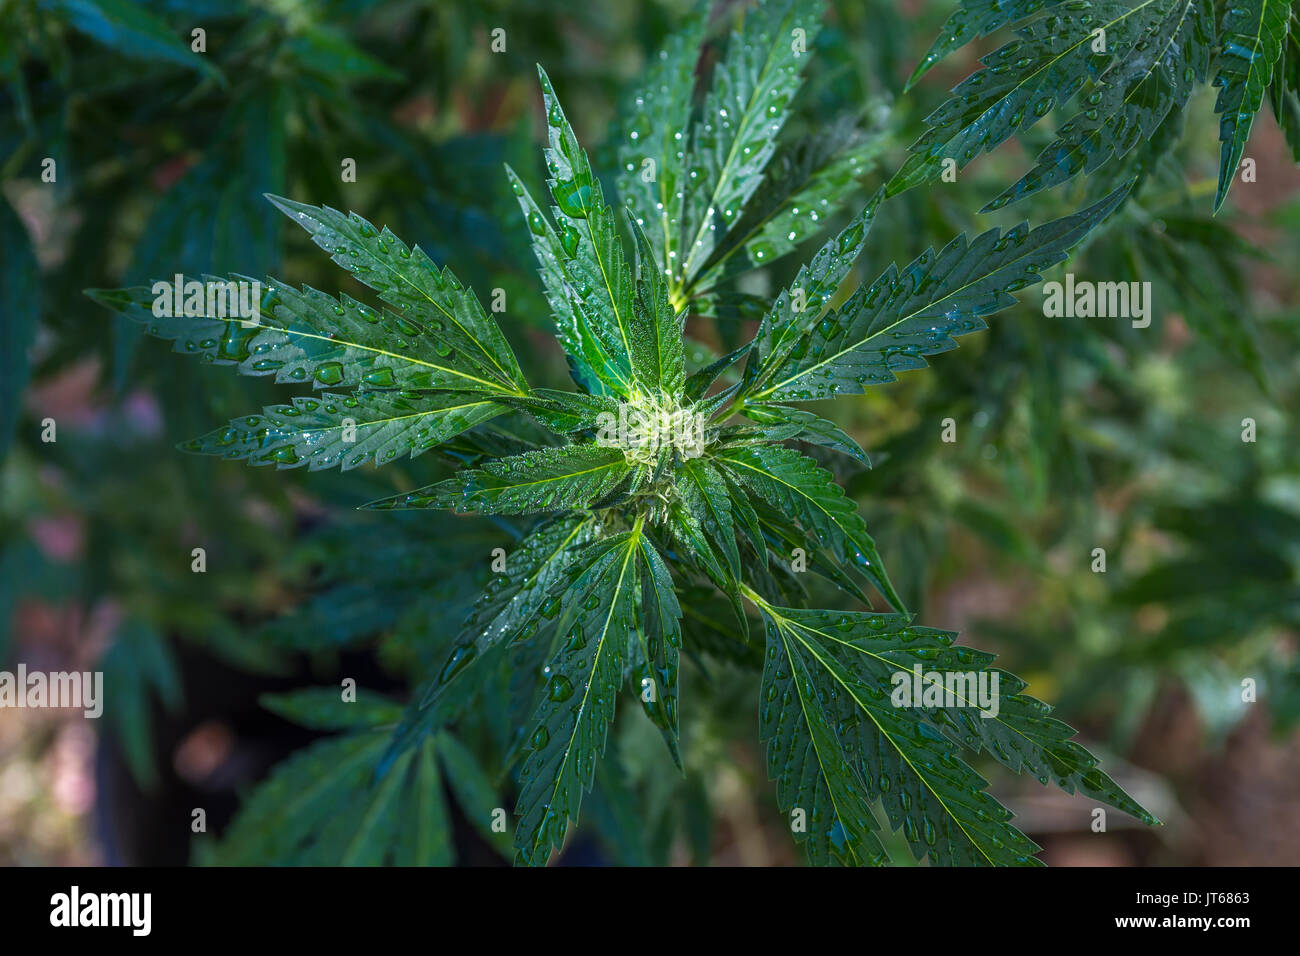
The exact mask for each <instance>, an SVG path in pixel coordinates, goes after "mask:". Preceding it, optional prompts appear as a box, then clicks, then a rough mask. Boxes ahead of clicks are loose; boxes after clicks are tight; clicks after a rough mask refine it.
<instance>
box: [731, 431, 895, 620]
mask: <svg viewBox="0 0 1300 956" xmlns="http://www.w3.org/2000/svg"><path fill="white" fill-rule="evenodd" d="M715 460H716V461H717V462H719V463H720V464H722V465H723V466H724V467H726V468H727V469H728V470H729V471H730V472H731V473H732V474H733V475H734V476H735V477H736V479H737V480H738V481H739V482H740V483H741V484H743V485H745V486H746V487H747V488H749V489H751V490H752V491H753V492H754V493H755V494H756V495H758V496H759V497H760V498H762V499H764V500H765V501H767V502H768V503H769V504H770V505H771V506H772V507H773V508H775V509H776V510H777V511H780V512H782V513H784V514H786V515H789V516H790V517H792V518H794V519H796V520H797V521H798V522H799V523H800V524H801V525H803V526H804V528H806V529H807V530H808V531H809V532H810V533H812V534H815V535H816V536H817V539H818V541H820V542H821V545H822V547H824V548H829V549H830V550H831V553H832V554H833V555H834V556H835V559H836V560H837V561H839V562H841V563H843V564H846V565H848V566H849V567H851V568H854V569H856V570H857V571H858V573H860V574H862V575H863V576H864V577H865V578H866V579H867V580H868V581H870V582H871V585H872V587H874V588H875V589H876V590H877V591H879V592H880V593H881V594H882V595H884V597H885V598H886V599H887V600H888V601H889V603H890V604H892V605H893V606H894V607H895V608H899V609H901V608H902V607H903V602H902V599H901V598H900V597H899V596H898V593H897V592H896V591H895V590H894V586H893V584H891V583H890V581H889V575H888V574H887V573H886V572H885V568H884V564H883V563H882V562H881V560H880V555H879V554H877V553H876V544H875V542H874V541H872V540H871V535H869V534H868V533H867V526H866V524H865V523H864V522H863V520H862V517H861V516H860V515H859V514H858V508H857V505H856V504H854V502H853V501H852V499H850V498H847V497H845V495H844V491H843V489H841V488H840V486H839V485H837V484H835V481H834V480H833V479H832V478H831V474H830V472H828V471H825V470H824V469H822V468H819V467H818V466H817V463H816V462H814V461H813V460H812V459H811V458H808V457H806V456H804V455H801V454H799V452H797V451H795V450H794V449H792V448H781V447H775V446H769V447H755V448H726V449H721V450H719V451H718V452H717V454H716V458H715Z"/></svg>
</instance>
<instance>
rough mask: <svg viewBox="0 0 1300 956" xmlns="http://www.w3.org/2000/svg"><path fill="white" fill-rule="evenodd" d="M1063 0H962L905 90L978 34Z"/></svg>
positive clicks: (987, 33)
mask: <svg viewBox="0 0 1300 956" xmlns="http://www.w3.org/2000/svg"><path fill="white" fill-rule="evenodd" d="M1063 2H1065V0H961V7H960V8H959V9H957V10H955V11H953V13H952V15H951V16H949V17H948V19H947V20H946V21H945V22H944V24H943V27H942V28H941V30H940V32H939V36H938V38H937V39H935V41H934V43H932V44H931V45H930V49H929V50H927V51H926V54H925V56H923V57H922V58H921V62H920V63H918V64H917V66H916V69H915V70H913V71H912V75H911V77H910V78H909V79H908V81H907V86H906V88H905V91H906V90H910V89H911V88H912V87H913V86H915V85H916V83H917V82H918V81H919V80H920V79H921V77H923V76H925V74H926V73H928V72H930V69H931V68H932V67H933V66H934V65H935V64H936V63H938V62H939V61H940V60H942V59H943V58H944V57H946V56H947V55H948V54H949V53H952V52H953V51H954V50H957V49H959V48H961V47H963V46H965V45H966V44H967V43H969V42H971V41H972V40H974V39H977V38H978V37H984V36H988V35H989V34H990V33H992V32H993V31H994V30H997V29H999V28H1000V27H1004V26H1007V25H1008V24H1011V23H1015V22H1016V21H1018V20H1023V19H1024V18H1025V17H1028V16H1031V15H1032V14H1035V13H1037V12H1039V11H1040V10H1043V9H1044V8H1047V9H1051V8H1053V7H1056V6H1059V5H1060V4H1061V3H1063Z"/></svg>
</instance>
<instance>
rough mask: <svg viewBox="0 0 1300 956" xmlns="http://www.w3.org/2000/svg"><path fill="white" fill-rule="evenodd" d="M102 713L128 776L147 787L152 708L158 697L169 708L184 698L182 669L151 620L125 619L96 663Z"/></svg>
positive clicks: (153, 772)
mask: <svg viewBox="0 0 1300 956" xmlns="http://www.w3.org/2000/svg"><path fill="white" fill-rule="evenodd" d="M100 668H101V669H102V670H103V672H104V687H105V688H109V689H110V692H109V694H108V695H107V697H106V698H105V699H104V701H103V704H104V716H105V717H106V718H107V719H108V723H109V725H110V726H111V727H112V730H113V735H114V736H115V737H116V739H117V743H118V746H119V747H120V748H121V752H122V755H123V757H124V758H125V759H126V765H127V767H128V768H130V770H131V776H132V777H134V778H135V781H136V783H137V784H139V785H140V787H141V788H143V789H145V790H152V789H153V788H154V787H155V786H157V783H158V767H157V765H156V763H155V760H154V740H153V713H154V698H155V697H157V698H158V699H159V700H160V701H161V702H162V705H163V708H164V709H165V710H167V711H175V710H176V709H177V708H179V707H180V704H181V701H182V699H183V690H182V687H181V675H180V668H179V666H178V665H177V663H176V657H175V655H174V654H173V652H172V649H171V647H170V646H169V645H168V643H167V641H166V639H165V638H164V637H163V636H162V635H161V634H159V633H158V632H157V631H156V630H155V629H154V628H153V627H152V626H151V625H150V624H147V623H146V622H144V621H143V620H140V619H137V618H131V619H128V620H127V621H126V622H124V623H123V624H122V626H121V627H120V628H119V629H118V632H117V635H116V637H115V638H114V640H113V643H112V645H111V646H110V647H109V648H108V651H107V652H106V653H105V654H104V657H103V660H102V661H101V662H100Z"/></svg>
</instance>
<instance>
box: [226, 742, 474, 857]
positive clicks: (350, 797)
mask: <svg viewBox="0 0 1300 956" xmlns="http://www.w3.org/2000/svg"><path fill="white" fill-rule="evenodd" d="M387 742H388V735H387V734H385V733H373V732H371V733H356V734H348V735H345V736H341V737H332V738H328V739H325V740H322V741H319V742H317V743H315V744H313V745H312V746H310V747H307V748H305V749H303V750H300V751H298V752H296V753H295V754H293V755H292V756H291V757H289V758H288V759H287V760H285V761H283V762H282V763H280V764H279V765H277V766H276V768H275V769H274V770H272V772H271V775H270V776H269V777H268V778H267V779H266V780H265V781H263V783H262V784H261V785H260V786H259V787H258V788H257V789H256V790H255V791H254V792H253V794H252V795H251V796H250V797H249V799H248V800H247V801H246V802H245V803H244V805H243V806H242V807H241V808H240V812H239V815H238V816H237V817H236V818H235V820H234V822H233V823H232V824H231V826H230V828H229V830H228V831H227V832H226V834H225V837H224V838H223V840H222V842H221V843H220V845H219V846H218V848H217V855H216V860H215V862H217V863H218V864H220V865H223V866H240V865H248V864H249V863H252V862H257V863H260V864H263V865H265V864H267V863H271V864H274V865H282V866H284V865H288V866H377V865H381V864H384V863H392V864H397V865H403V866H413V865H418V866H429V865H432V866H445V865H448V864H450V863H451V862H452V859H453V853H452V843H451V833H450V819H449V817H448V814H447V808H446V805H445V803H444V798H443V792H442V777H441V773H440V772H439V766H438V759H439V756H438V755H439V753H440V752H441V750H445V749H446V744H445V742H442V741H435V740H434V739H433V738H429V739H426V740H425V741H424V742H423V743H422V744H421V746H420V748H419V749H418V750H415V751H409V752H407V753H404V754H402V755H401V756H400V757H398V759H397V761H396V763H395V764H394V766H393V768H392V770H391V771H390V772H389V773H388V774H386V775H384V776H382V777H379V778H376V777H375V774H374V769H375V766H376V764H377V763H378V762H379V760H380V758H381V757H382V756H383V754H384V751H385V748H386V746H387ZM440 743H441V744H442V747H441V749H440V747H439V744H440ZM458 769H459V768H458ZM449 775H450V774H449ZM453 789H456V788H455V787H453ZM463 791H464V788H463V787H462V788H461V789H460V790H457V796H458V799H460V798H461V797H462V796H463ZM488 802H492V803H495V802H496V801H494V800H491V801H488Z"/></svg>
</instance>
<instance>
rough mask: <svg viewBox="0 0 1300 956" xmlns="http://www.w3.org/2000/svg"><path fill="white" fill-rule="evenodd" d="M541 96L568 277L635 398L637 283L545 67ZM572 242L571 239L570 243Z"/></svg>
mask: <svg viewBox="0 0 1300 956" xmlns="http://www.w3.org/2000/svg"><path fill="white" fill-rule="evenodd" d="M537 69H538V75H539V76H540V79H541V85H542V95H543V98H544V101H545V106H546V123H547V129H548V131H549V133H550V145H549V146H548V147H547V149H546V161H547V168H548V170H549V171H550V173H551V178H550V179H549V180H548V182H549V184H550V187H551V196H552V198H553V199H554V200H555V206H554V207H553V211H554V213H555V216H556V220H557V222H558V223H559V224H560V233H561V242H562V243H564V242H565V241H566V240H567V241H568V242H569V244H570V245H571V246H572V248H571V249H570V248H568V247H566V248H565V251H566V252H568V253H569V256H570V258H568V259H567V260H566V261H565V263H564V266H565V271H566V273H567V275H568V276H569V277H570V281H571V285H572V291H573V292H574V293H576V295H577V299H578V302H579V304H580V305H581V306H582V308H581V310H580V311H581V314H582V316H583V318H585V319H586V321H587V323H588V324H589V325H590V328H591V332H592V333H594V334H595V336H596V337H597V339H598V340H599V341H600V343H601V345H602V346H603V348H604V349H605V350H606V351H607V352H608V353H609V355H610V356H611V359H612V361H611V369H612V370H614V371H615V374H616V375H617V376H618V378H619V382H618V390H619V391H620V393H621V394H623V395H630V394H631V389H632V378H633V377H634V376H635V377H637V378H640V379H642V380H644V376H645V370H644V369H638V368H635V367H634V363H635V362H636V360H637V357H638V353H637V352H636V351H635V349H634V343H633V337H634V331H633V315H632V311H633V297H634V278H633V275H632V270H631V268H630V266H629V264H628V261H627V257H626V255H625V253H624V251H623V241H622V238H621V236H620V235H619V231H618V221H617V219H616V218H615V217H614V211H613V210H612V209H610V207H609V206H607V205H605V197H604V193H603V192H602V190H601V187H600V180H599V179H597V178H596V175H595V173H593V172H592V169H591V163H590V162H589V161H588V159H587V154H586V152H585V151H584V150H583V149H582V147H581V146H579V145H578V139H577V137H576V136H574V134H573V128H572V127H571V126H570V125H569V120H568V118H567V117H566V116H565V115H564V109H563V107H561V106H560V101H559V98H558V97H557V96H556V94H555V90H554V88H553V87H552V86H551V81H550V78H549V77H548V76H547V75H546V71H545V70H543V69H542V68H541V67H540V66H539V67H538V68H537ZM570 237H571V238H570Z"/></svg>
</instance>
